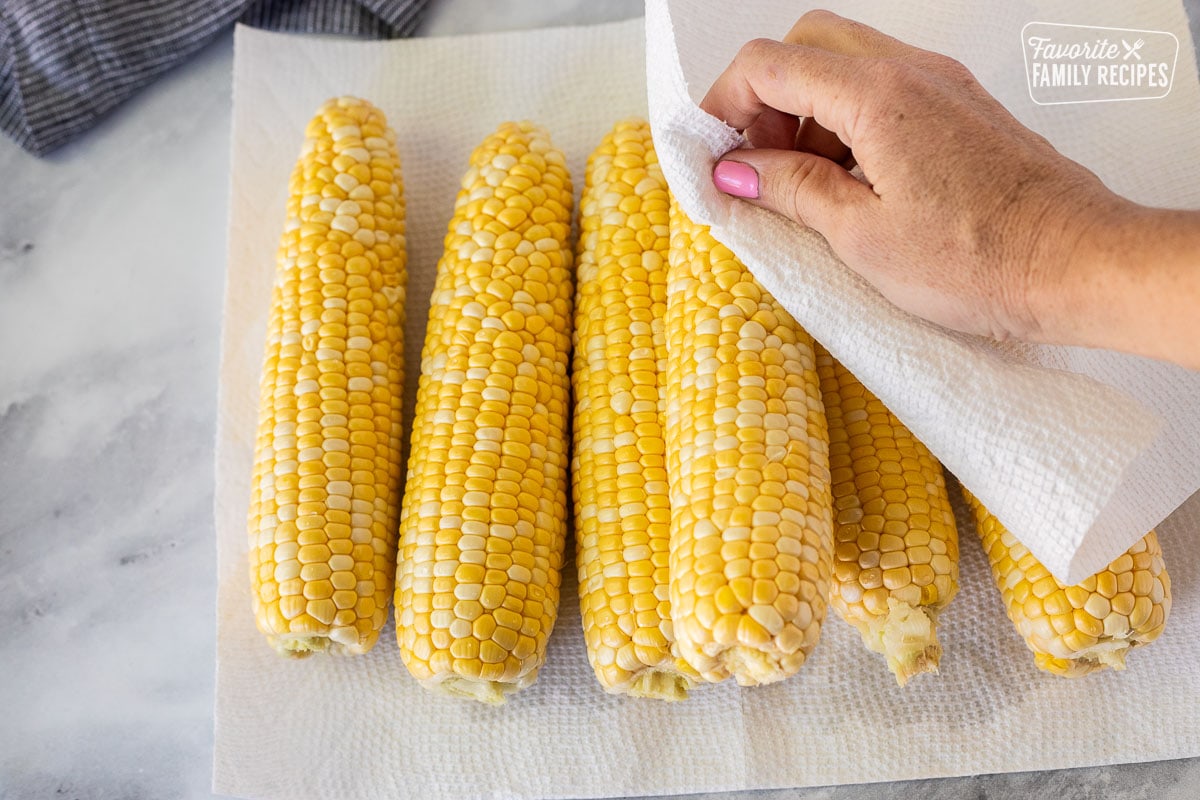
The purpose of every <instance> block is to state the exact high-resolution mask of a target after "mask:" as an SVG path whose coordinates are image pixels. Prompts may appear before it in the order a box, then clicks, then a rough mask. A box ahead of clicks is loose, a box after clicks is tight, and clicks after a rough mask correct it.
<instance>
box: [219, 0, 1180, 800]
mask: <svg viewBox="0 0 1200 800" xmlns="http://www.w3.org/2000/svg"><path fill="white" fill-rule="evenodd" d="M796 13H799V12H798V11H797V12H796ZM1031 13H1032V12H1031ZM747 19H749V18H747ZM932 30H934V31H937V30H940V28H937V27H936V26H934V28H933V29H932ZM763 32H767V31H763ZM772 32H774V31H772ZM904 32H908V29H905V31H904ZM929 35H930V34H929V33H928V32H927V33H926V35H925V39H924V40H925V42H926V43H927V44H928V43H930V41H929ZM643 46H644V41H643V22H642V21H641V20H633V21H630V22H628V23H620V24H615V25H606V26H599V27H590V28H563V29H553V30H544V31H530V32H524V33H513V34H499V35H491V36H479V37H460V38H448V39H427V40H422V39H415V40H409V41H397V42H379V43H360V42H346V41H341V40H335V39H322V38H311V37H298V36H283V35H277V34H270V33H264V32H259V31H254V30H251V29H247V28H240V29H239V30H238V32H237V36H236V56H235V64H234V114H233V152H232V197H231V205H230V233H229V251H230V258H229V265H228V275H227V291H226V300H225V319H224V331H223V341H222V359H221V375H220V398H219V407H218V435H217V463H216V501H215V514H216V533H217V556H218V559H217V560H218V578H219V590H218V638H217V658H218V671H217V697H216V744H215V758H214V788H215V790H216V791H218V792H221V793H227V794H232V795H238V796H245V797H261V798H289V799H292V800H304V799H305V798H342V797H354V798H376V797H378V798H385V797H386V798H420V799H421V800H439V799H440V798H460V797H497V798H500V797H503V798H509V797H520V798H542V797H545V798H549V797H604V796H631V795H655V794H673V793H689V792H701V791H719V790H732V789H745V788H766V787H784V786H801V785H818V784H829V783H849V782H864V781H880V780H895V779H904V778H916V777H934V776H945V775H960V774H971V773H980V772H1002V771H1016V770H1031V769H1047V768H1054V767H1065V766H1081V765H1092V764H1102V763H1114V762H1127V761H1144V760H1153V759H1167V758H1178V757H1184V756H1194V755H1200V718H1198V717H1197V715H1196V714H1195V713H1194V712H1195V709H1196V708H1197V707H1200V670H1198V669H1197V667H1196V665H1197V664H1198V663H1200V636H1197V635H1196V634H1195V631H1196V630H1200V604H1198V603H1197V591H1198V590H1197V583H1198V579H1200V497H1198V498H1195V499H1193V500H1191V501H1190V502H1189V503H1188V504H1187V505H1185V506H1184V507H1183V508H1181V509H1180V510H1179V511H1177V512H1176V513H1175V514H1174V515H1173V516H1172V518H1171V519H1170V520H1169V521H1168V522H1166V523H1164V524H1163V525H1162V526H1161V529H1160V531H1161V538H1162V542H1163V549H1164V552H1165V555H1166V559H1167V564H1168V568H1169V569H1170V571H1171V575H1172V579H1173V583H1174V589H1175V596H1176V605H1175V608H1174V610H1173V612H1172V616H1171V619H1170V621H1169V622H1168V625H1167V629H1166V633H1165V634H1164V637H1163V639H1162V640H1160V641H1159V642H1157V643H1156V644H1155V645H1154V646H1152V647H1149V648H1146V649H1144V650H1141V651H1138V652H1135V653H1134V654H1133V655H1131V656H1130V659H1129V663H1130V670H1129V671H1128V672H1126V673H1124V674H1115V673H1108V674H1101V675H1094V676H1091V677H1089V678H1087V679H1083V680H1079V681H1075V682H1068V681H1064V680H1061V679H1056V678H1053V677H1051V676H1047V675H1044V674H1042V673H1039V672H1038V671H1037V670H1036V669H1035V668H1034V667H1033V664H1032V658H1031V656H1030V654H1029V653H1028V652H1027V651H1026V650H1025V647H1024V645H1023V644H1022V642H1021V641H1020V640H1019V638H1017V636H1016V634H1015V633H1014V632H1013V630H1012V627H1011V626H1010V625H1009V623H1008V621H1007V619H1006V618H1005V617H1004V613H1003V610H1002V608H1001V605H1000V601H999V598H998V594H997V592H996V591H995V590H994V589H993V587H992V585H991V583H990V576H989V575H988V574H987V569H986V564H985V562H984V559H983V555H982V553H981V552H980V548H979V547H978V546H977V544H976V539H975V538H974V534H973V529H972V527H971V526H970V525H969V523H967V522H966V518H965V517H962V516H961V515H960V525H961V526H962V540H963V541H962V590H961V591H960V594H959V596H958V597H957V599H956V600H955V601H954V603H953V604H952V605H951V607H950V608H949V610H948V611H947V612H946V613H945V614H944V616H943V621H942V627H941V634H940V635H941V639H942V643H943V645H944V646H945V651H946V654H945V657H944V660H943V664H942V672H941V674H940V675H938V676H936V677H935V676H925V677H922V678H919V679H917V680H915V681H913V682H912V683H911V684H910V685H909V687H908V688H907V689H903V690H902V689H900V688H898V687H897V686H896V685H895V681H894V679H893V678H892V676H891V674H890V673H889V672H888V671H887V669H886V667H885V666H884V664H883V661H882V659H881V658H880V657H878V656H876V655H875V654H871V653H867V652H865V651H864V649H863V647H862V645H861V643H860V641H859V639H858V635H857V634H856V633H855V632H854V631H853V630H852V629H850V628H849V626H847V625H845V624H844V623H842V622H841V621H840V620H837V619H834V618H832V616H831V618H830V619H829V620H827V622H826V626H825V630H824V633H823V635H822V641H821V643H820V645H819V646H818V647H817V649H816V651H815V654H814V656H813V657H812V659H811V660H810V662H809V663H808V664H807V665H805V667H804V669H803V670H802V671H801V673H800V674H799V675H798V676H796V677H795V678H793V679H791V680H789V681H787V682H785V683H782V684H777V685H774V686H770V687H765V688H761V689H756V690H739V689H738V688H737V687H736V686H733V685H720V686H715V687H707V688H704V689H701V690H698V691H696V692H695V694H694V696H693V698H692V699H691V700H689V701H687V702H685V703H681V704H674V705H667V704H662V703H657V702H653V701H643V700H635V699H629V698H619V697H611V696H608V695H606V694H604V693H603V692H602V691H601V690H600V689H599V688H598V686H597V684H596V682H595V680H594V678H593V676H592V673H591V669H590V668H589V666H588V664H587V659H586V655H585V652H584V644H583V636H582V632H581V629H580V622H579V611H578V605H577V600H576V596H575V579H574V576H573V570H570V569H568V570H567V574H566V576H565V581H564V592H563V602H562V608H561V616H560V619H559V624H558V627H557V628H556V629H555V631H554V634H553V636H552V637H551V640H550V647H549V654H548V660H547V664H546V666H545V668H544V669H543V671H542V675H541V677H540V678H539V680H538V682H537V683H536V684H535V685H534V686H533V687H531V688H530V689H528V690H526V691H523V692H521V693H519V694H518V695H516V696H514V698H513V699H512V700H511V701H510V702H509V703H508V704H507V705H506V706H504V707H500V708H489V707H483V706H481V705H478V704H475V703H470V702H466V701H461V702H460V701H455V700H452V699H447V698H443V697H437V696H433V695H431V694H429V693H427V692H425V691H424V690H422V689H421V688H419V687H418V686H417V685H416V683H415V682H414V681H413V680H412V679H411V678H410V677H409V676H408V674H407V672H406V671H405V670H404V668H403V666H402V664H401V663H400V658H399V654H398V652H397V650H396V648H395V644H394V641H395V639H394V634H393V630H392V626H391V625H390V624H389V625H388V628H387V629H386V630H385V631H384V632H383V635H382V636H381V638H380V642H379V645H378V646H377V647H376V648H375V650H374V651H372V652H371V653H370V654H369V655H367V656H364V657H361V658H353V659H333V658H311V659H308V660H305V661H285V660H283V659H280V658H279V657H278V656H276V655H275V654H274V653H273V652H272V651H271V649H270V648H269V647H268V646H267V645H266V644H265V642H264V641H263V638H262V636H261V635H260V634H259V633H258V632H257V630H256V629H255V627H254V621H253V616H252V613H251V611H250V597H249V588H248V578H247V569H246V566H245V551H246V536H245V514H246V506H247V501H248V488H247V487H248V486H249V481H250V468H251V458H252V443H253V436H254V427H255V419H256V407H257V400H258V389H257V381H258V372H259V367H260V359H261V354H262V341H263V334H264V330H265V324H266V311H267V304H268V301H269V290H270V284H271V278H272V272H273V269H274V253H275V247H276V244H277V241H278V235H279V230H280V227H281V225H282V221H283V216H284V198H285V191H286V184H287V177H288V174H289V171H290V170H291V167H292V164H293V162H294V159H295V157H296V155H297V153H298V150H299V146H300V141H301V135H302V131H303V129H304V125H305V123H306V122H307V120H308V118H309V116H310V115H311V114H312V113H313V112H314V111H315V109H316V108H317V107H318V106H319V105H320V103H321V102H322V101H323V100H325V99H326V98H327V97H329V96H332V95H337V94H344V93H351V94H358V95H361V96H363V97H367V98H370V99H371V100H373V101H374V102H375V103H377V104H378V105H379V106H380V107H382V108H383V109H384V111H385V112H386V113H387V115H388V118H389V120H390V121H391V123H392V125H393V126H394V127H395V128H396V131H397V134H398V136H399V140H400V148H401V156H402V158H403V161H404V172H405V181H406V193H407V197H408V214H409V217H408V231H409V237H408V241H409V248H410V260H409V269H410V273H411V279H410V285H409V299H408V302H409V306H408V308H409V326H408V332H407V335H408V346H407V359H408V361H407V363H408V365H409V367H408V369H407V373H408V376H409V381H408V387H407V388H408V391H407V398H406V410H409V411H411V408H412V402H411V401H412V392H413V389H414V388H415V384H416V376H417V369H416V364H417V356H418V353H419V348H420V345H421V342H422V340H423V327H424V319H425V312H426V309H427V306H428V299H429V293H430V289H431V287H432V278H433V274H434V267H435V263H436V260H437V257H438V255H439V254H440V246H441V239H442V236H443V234H444V230H445V225H446V223H447V220H448V219H449V216H450V213H451V207H452V203H453V197H454V193H455V189H456V186H457V184H458V181H459V179H460V177H461V173H462V172H463V170H464V168H465V164H466V159H467V157H468V154H469V152H470V150H471V149H472V148H473V146H474V145H475V144H476V143H477V142H478V141H479V140H480V139H482V137H483V136H485V135H486V134H487V133H488V132H490V131H491V130H492V129H493V128H494V127H495V126H496V124H498V123H499V122H500V121H502V120H505V119H510V118H521V117H529V118H534V119H537V120H540V121H541V122H543V123H544V124H545V125H546V126H547V127H548V128H549V129H550V130H551V132H552V134H553V136H554V138H555V141H556V142H557V143H558V144H559V145H560V146H561V147H563V148H564V149H565V150H566V152H567V153H568V156H569V161H570V166H571V169H572V175H573V176H574V179H575V181H576V186H577V187H578V186H579V185H580V184H581V183H582V176H583V173H582V166H583V161H584V159H585V157H586V155H587V153H588V152H589V151H590V149H591V148H592V147H593V146H594V145H595V144H596V143H597V142H598V141H599V139H600V138H601V136H602V135H603V134H604V132H605V131H606V130H607V129H608V128H609V127H610V126H611V124H612V123H613V122H614V121H615V120H616V119H618V118H620V117H622V116H626V115H631V114H645V113H646V105H645V103H646V101H645V96H644V85H645V84H644V71H643V58H642V54H643ZM1181 61H1182V59H1181ZM1018 63H1019V62H1017V61H1013V64H1012V65H1010V67H1011V68H1013V69H1016V68H1017V67H1016V66H1015V65H1017V64H1018ZM1178 80H1179V78H1177V81H1178ZM1138 155H1139V157H1142V156H1144V155H1145V152H1144V151H1139V154H1138ZM1162 177H1163V180H1164V181H1166V182H1167V184H1168V186H1169V187H1174V188H1173V189H1170V191H1174V192H1180V193H1182V192H1184V191H1185V190H1190V188H1191V187H1190V185H1187V184H1186V183H1175V182H1173V181H1174V177H1173V176H1172V175H1164V176H1162ZM1118 188H1123V189H1128V188H1129V187H1118ZM875 324H878V323H875ZM864 327H868V328H869V327H872V326H865V325H864ZM913 357H914V358H915V357H916V356H915V355H914V356H913ZM1014 360H1018V359H1017V358H1016V357H1014ZM960 377H962V379H963V380H968V379H969V376H960ZM1112 402H1114V403H1116V404H1118V405H1119V401H1118V400H1113V401H1112ZM960 510H961V509H960Z"/></svg>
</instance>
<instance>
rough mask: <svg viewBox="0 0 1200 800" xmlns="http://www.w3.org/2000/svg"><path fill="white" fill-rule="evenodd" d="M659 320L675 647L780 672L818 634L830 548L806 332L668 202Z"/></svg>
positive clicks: (736, 668) (740, 666) (693, 660)
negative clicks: (663, 347)
mask: <svg viewBox="0 0 1200 800" xmlns="http://www.w3.org/2000/svg"><path fill="white" fill-rule="evenodd" d="M666 329H667V382H666V388H665V392H664V396H665V402H666V419H667V424H666V443H667V453H668V461H669V463H668V468H667V469H668V474H669V476H670V482H671V548H670V549H671V558H670V570H671V579H670V600H671V617H672V622H673V630H674V633H675V637H676V641H677V643H678V648H679V652H680V654H681V655H682V656H683V657H684V658H685V659H686V660H687V662H688V663H689V664H691V665H692V667H693V668H695V669H696V670H697V671H698V672H699V673H700V675H701V676H702V677H703V678H704V679H705V680H708V681H718V680H722V679H724V678H726V677H728V676H730V675H732V676H733V677H734V678H736V679H737V681H738V683H740V684H742V685H754V684H762V683H770V682H773V681H777V680H781V679H782V678H785V677H787V676H788V675H791V674H793V673H794V672H796V671H797V670H798V669H799V668H800V667H801V665H803V663H804V660H805V658H806V657H807V655H808V653H809V652H810V651H811V650H812V648H813V646H814V645H815V644H816V642H817V639H818V637H819V636H820V629H821V621H822V620H823V619H824V617H825V607H826V602H827V597H828V591H829V579H830V562H831V560H832V551H833V532H832V520H831V511H830V504H831V499H830V486H829V433H828V430H827V428H826V421H825V410H824V407H823V406H822V404H821V393H820V388H819V385H818V383H819V382H818V378H817V372H816V364H815V355H814V352H813V341H812V338H811V337H810V336H809V335H808V334H807V333H806V332H805V331H804V330H803V329H801V328H800V327H799V326H798V325H797V324H796V322H795V320H793V319H792V318H791V316H790V315H788V313H787V312H786V311H784V310H783V308H782V307H781V306H780V305H779V304H778V303H777V302H775V300H774V298H772V297H771V296H770V295H769V294H768V293H767V292H766V291H765V290H764V289H763V288H762V287H761V286H760V285H759V284H758V282H757V281H755V279H754V278H753V276H752V275H751V274H750V273H749V271H747V270H746V268H745V267H744V266H743V265H742V264H741V262H740V261H738V260H737V258H736V257H735V256H734V254H733V253H732V252H730V250H729V249H728V248H726V247H725V246H724V245H722V244H720V243H719V242H717V241H716V240H715V239H713V237H712V234H711V233H710V232H709V230H708V228H706V227H704V226H701V225H696V224H695V223H693V222H692V221H691V220H689V219H688V218H687V217H686V216H685V215H684V214H683V213H682V211H681V210H680V209H679V208H678V206H677V205H676V204H675V203H672V204H671V250H670V264H669V269H668V275H667V321H666Z"/></svg>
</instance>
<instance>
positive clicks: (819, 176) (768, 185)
mask: <svg viewBox="0 0 1200 800" xmlns="http://www.w3.org/2000/svg"><path fill="white" fill-rule="evenodd" d="M713 183H714V184H715V185H716V187H717V188H718V189H720V190H721V191H723V192H725V193H726V194H731V195H733V196H735V197H742V198H745V199H746V200H749V201H750V202H752V203H754V204H755V205H758V206H762V207H763V208H767V209H769V210H771V211H774V212H776V213H777V214H782V215H783V216H785V217H788V218H790V219H792V220H795V221H796V222H799V223H801V224H802V225H807V226H809V227H810V228H813V229H815V230H816V231H817V232H818V233H820V234H821V235H823V236H824V237H825V238H826V239H828V240H829V243H830V244H831V245H833V247H834V249H835V250H837V249H839V247H840V246H841V245H842V244H844V243H845V242H844V236H845V232H846V231H848V230H852V229H854V228H855V226H856V224H859V223H860V221H861V220H862V218H863V216H864V215H867V214H870V213H871V212H872V211H873V210H874V208H875V204H876V203H878V202H879V198H878V197H876V196H875V193H874V192H872V191H871V189H870V188H869V187H867V186H866V185H865V184H863V183H860V182H859V181H858V180H856V179H855V178H854V177H853V176H852V175H850V173H849V172H847V171H846V170H844V169H842V168H841V167H840V166H838V165H837V164H835V163H833V162H832V161H830V160H828V159H825V158H821V157H820V156H816V155H813V154H812V153H799V152H795V151H792V150H760V149H752V150H735V151H734V152H732V153H730V154H728V155H727V156H725V157H724V158H723V159H721V160H720V161H718V162H717V165H716V167H715V168H714V169H713Z"/></svg>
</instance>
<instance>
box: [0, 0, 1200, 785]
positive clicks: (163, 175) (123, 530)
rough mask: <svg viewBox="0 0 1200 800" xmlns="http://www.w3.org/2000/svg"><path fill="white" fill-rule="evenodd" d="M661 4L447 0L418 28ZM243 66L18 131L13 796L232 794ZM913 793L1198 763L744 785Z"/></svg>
mask: <svg viewBox="0 0 1200 800" xmlns="http://www.w3.org/2000/svg"><path fill="white" fill-rule="evenodd" d="M1187 5H1188V8H1189V12H1190V13H1191V15H1192V18H1193V31H1196V21H1197V19H1198V18H1200V0H1188V2H1187ZM640 10H641V0H620V1H619V2H606V3H603V4H601V3H589V2H587V1H586V0H543V2H540V3H536V4H535V3H530V2H528V1H527V0H526V2H519V0H506V1H505V2H490V1H489V0H439V1H438V2H435V3H434V4H433V6H432V8H431V10H430V12H429V14H428V16H427V18H426V20H425V22H424V23H423V25H422V28H421V31H420V32H421V33H422V34H435V35H436V34H447V33H464V32H475V31H487V30H497V29H511V28H524V27H533V26H537V25H555V24H565V23H580V22H598V21H604V20H613V19H622V18H626V17H629V16H634V15H636V14H638V13H640ZM231 64H232V36H231V35H230V34H226V35H223V36H222V37H221V38H220V39H219V40H218V41H217V42H216V43H215V44H213V45H212V46H210V47H208V48H207V49H206V50H204V51H203V52H202V53H201V54H200V55H199V56H198V57H196V58H194V59H192V60H191V61H189V62H188V63H187V64H185V65H184V66H182V67H180V68H178V69H176V70H174V71H173V72H171V73H170V74H169V75H167V76H166V77H165V78H164V79H162V80H161V81H159V82H158V83H157V84H155V85H154V86H152V87H150V88H149V89H148V90H146V91H144V92H142V93H141V94H139V95H138V96H137V97H135V98H134V99H133V100H132V101H131V102H129V103H127V104H126V105H125V106H123V107H122V108H120V109H119V110H118V111H117V112H116V113H114V114H112V115H111V116H110V117H109V118H108V119H107V120H105V121H104V122H103V123H102V124H101V125H100V126H99V127H98V128H97V129H96V130H95V131H93V132H92V133H90V134H89V135H87V136H85V137H84V138H83V139H81V140H80V141H78V142H76V143H75V144H72V145H70V146H68V147H66V148H64V149H63V150H61V151H59V152H58V153H56V154H54V155H53V156H51V157H50V158H47V159H44V160H38V159H35V158H33V157H32V156H29V155H27V154H25V153H23V152H21V151H20V150H19V149H18V148H17V147H16V146H15V145H13V144H12V143H11V142H10V141H8V140H6V139H0V177H2V180H0V185H2V186H3V187H4V192H3V194H0V363H2V364H3V366H4V369H3V370H0V598H2V600H0V603H3V612H2V614H3V615H2V617H0V619H3V626H2V627H0V631H2V641H3V644H0V708H5V709H8V711H7V712H6V714H7V715H8V717H9V719H8V720H7V721H6V722H5V723H4V724H2V725H0V799H3V800H7V799H8V798H12V799H14V800H15V799H16V798H35V797H36V798H41V797H47V798H60V797H61V798H65V799H66V800H70V799H71V798H80V799H81V800H82V799H83V798H175V797H179V798H201V797H211V796H212V794H211V791H210V788H209V786H210V773H211V759H212V735H213V732H212V702H213V662H214V656H213V653H214V624H213V617H214V597H215V589H216V577H215V570H214V559H215V550H214V546H213V542H214V536H213V526H212V512H211V508H212V493H213V452H212V445H213V436H214V423H215V413H216V411H215V406H216V389H217V386H216V383H217V344H218V339H219V336H220V326H221V318H220V316H221V294H222V283H223V276H224V265H225V229H226V213H227V202H226V195H227V188H228V181H229V175H228V165H229V120H230V66H231ZM1064 735H1069V734H1064ZM909 794H920V795H923V796H930V797H947V798H951V797H978V798H986V797H1029V798H1034V797H1036V798H1100V797H1103V798H1177V800H1184V799H1185V798H1187V800H1193V798H1195V797H1197V796H1198V795H1200V759H1189V760H1184V761H1174V762H1160V763H1151V764H1136V765H1122V766H1112V767H1100V768H1085V769H1077V770H1062V771H1056V772H1042V773H1020V774H1008V775H992V776H976V777H967V778H958V779H946V780H936V781H924V782H913V783H907V784H875V785H868V786H842V787H830V788H818V789H810V790H802V791H767V792H747V793H743V794H741V795H736V796H735V795H726V796H723V797H739V798H742V800H748V799H749V798H755V800H768V799H770V800H775V799H777V798H784V797H787V798H864V799H865V798H884V797H894V796H907V795H909Z"/></svg>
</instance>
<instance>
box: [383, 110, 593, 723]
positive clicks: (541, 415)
mask: <svg viewBox="0 0 1200 800" xmlns="http://www.w3.org/2000/svg"><path fill="white" fill-rule="evenodd" d="M571 206H572V199H571V180H570V177H569V175H568V174H567V168H566V162H565V159H564V158H563V154H562V153H561V152H560V151H559V150H557V149H555V148H554V146H553V145H552V144H551V143H550V137H549V136H548V135H547V134H546V132H545V131H544V130H542V129H541V128H539V127H537V126H534V125H532V124H531V123H528V122H523V123H519V124H517V123H505V124H504V125H501V126H500V128H499V129H498V130H497V131H496V132H495V133H494V134H492V135H491V136H489V137H488V138H487V139H485V140H484V141H483V143H482V144H481V145H480V146H479V147H478V148H476V150H475V152H474V153H473V154H472V155H471V163H470V169H469V170H468V171H467V173H466V175H465V177H464V178H463V182H462V188H461V189H460V190H459V193H458V198H457V200H456V201H455V205H454V216H453V218H452V219H451V220H450V226H449V230H448V231H447V234H446V239H445V249H444V251H443V255H442V258H441V260H440V261H439V262H438V268H437V279H436V284H435V287H434V291H433V298H432V302H431V305H430V311H429V325H428V328H427V332H426V339H425V346H424V350H423V352H422V355H421V379H420V382H419V384H418V389H417V407H416V417H415V420H414V422H413V434H412V437H413V438H412V452H411V454H410V456H409V462H408V483H407V486H406V488H405V493H404V502H403V505H402V508H401V517H400V562H399V567H398V569H397V577H396V638H397V640H398V642H399V645H400V654H401V657H402V659H403V661H404V664H405V666H407V667H408V670H409V672H410V673H412V675H413V676H414V677H415V678H417V679H418V680H419V681H420V682H421V683H422V684H423V685H425V686H427V687H429V688H432V689H437V690H439V691H442V692H445V693H448V694H454V695H460V696H466V697H472V698H475V699H477V700H481V701H484V702H491V703H499V702H502V701H503V700H504V695H505V693H507V692H510V691H512V690H515V689H520V688H522V687H524V686H528V685H529V684H530V683H532V682H533V680H534V679H535V678H536V677H537V672H538V669H539V668H540V667H541V664H542V661H543V660H544V659H545V654H546V640H547V638H548V637H549V635H550V630H551V628H553V627H554V621H555V618H556V616H557V612H558V595H559V585H560V583H561V580H562V578H561V572H560V571H561V569H562V559H563V549H564V545H565V542H564V539H565V535H566V516H567V508H566V507H567V496H566V494H567V466H568V465H567V440H566V424H567V414H568V413H569V409H568V396H569V388H570V385H569V377H568V374H567V367H568V353H569V352H570V348H571V302H572V291H573V287H572V280H571V250H570V249H569V245H568V240H569V238H570V232H571Z"/></svg>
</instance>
